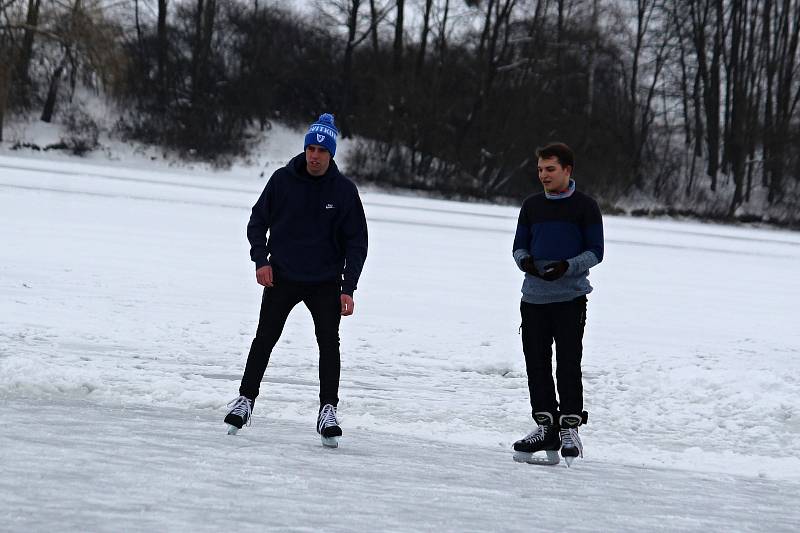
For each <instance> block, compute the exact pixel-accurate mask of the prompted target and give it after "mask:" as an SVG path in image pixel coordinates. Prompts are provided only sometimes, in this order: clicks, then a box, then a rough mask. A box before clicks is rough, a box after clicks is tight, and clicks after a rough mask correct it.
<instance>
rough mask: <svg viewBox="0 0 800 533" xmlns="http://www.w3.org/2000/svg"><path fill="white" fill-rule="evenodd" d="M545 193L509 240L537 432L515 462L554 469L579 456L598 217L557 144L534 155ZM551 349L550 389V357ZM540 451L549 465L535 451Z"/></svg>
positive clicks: (566, 152)
mask: <svg viewBox="0 0 800 533" xmlns="http://www.w3.org/2000/svg"><path fill="white" fill-rule="evenodd" d="M536 155H537V157H538V170H539V181H540V182H541V183H542V185H543V186H544V192H542V193H539V194H534V195H531V196H529V197H528V198H526V199H525V201H524V202H523V204H522V209H521V210H520V214H519V222H518V224H517V233H516V236H515V238H514V246H513V253H514V261H516V263H517V266H518V267H519V268H520V270H522V271H524V272H525V280H524V282H523V284H522V303H521V304H520V310H521V314H522V347H523V351H524V353H525V367H526V369H527V372H528V389H529V393H530V400H531V412H532V414H533V418H534V420H535V421H536V424H537V427H536V429H534V430H533V431H532V432H531V433H529V434H528V435H526V436H525V437H524V438H522V439H520V440H519V441H517V442H515V443H514V451H515V454H514V459H515V460H517V461H520V462H523V461H524V462H529V463H540V462H544V463H547V464H554V463H558V462H559V457H558V451H559V449H560V450H561V456H562V457H564V458H565V460H566V461H567V464H571V463H572V461H573V460H574V458H575V457H578V456H581V457H582V456H583V445H582V443H581V440H580V437H579V436H578V426H580V425H581V424H584V423H586V418H587V414H586V412H585V411H584V410H583V384H582V383H581V358H582V356H583V329H584V325H585V323H586V295H587V294H589V293H590V292H592V286H591V285H590V284H589V279H588V275H589V269H590V268H592V267H593V266H595V265H597V264H598V263H600V261H602V260H603V218H602V215H601V214H600V208H599V207H598V206H597V202H595V201H594V200H593V199H592V198H590V197H589V196H587V195H585V194H583V193H581V192H580V191H578V190H576V187H575V180H573V179H572V171H573V169H574V166H575V163H574V156H573V153H572V150H570V148H569V147H568V146H567V145H565V144H562V143H552V144H548V145H547V146H545V147H544V148H539V149H538V150H537V151H536ZM554 341H555V345H556V381H557V383H558V400H556V385H555V383H554V382H553V367H552V359H553V351H552V345H553V342H554ZM542 450H544V451H545V452H547V459H546V460H543V459H540V458H538V457H536V456H534V453H536V452H538V451H542Z"/></svg>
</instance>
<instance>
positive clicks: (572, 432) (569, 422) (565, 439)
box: [559, 415, 583, 466]
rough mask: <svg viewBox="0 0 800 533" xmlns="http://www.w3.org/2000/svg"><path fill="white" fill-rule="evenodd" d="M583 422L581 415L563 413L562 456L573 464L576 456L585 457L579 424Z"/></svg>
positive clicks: (568, 462) (569, 464)
mask: <svg viewBox="0 0 800 533" xmlns="http://www.w3.org/2000/svg"><path fill="white" fill-rule="evenodd" d="M582 422H583V417H582V416H581V415H561V418H560V419H559V424H560V426H561V456H562V457H563V458H564V461H566V462H567V466H571V465H572V462H573V461H574V460H575V458H576V457H583V443H582V442H581V438H580V437H579V436H578V426H580V425H581V423H582Z"/></svg>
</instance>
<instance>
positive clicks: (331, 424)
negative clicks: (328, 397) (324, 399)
mask: <svg viewBox="0 0 800 533" xmlns="http://www.w3.org/2000/svg"><path fill="white" fill-rule="evenodd" d="M317 433H319V435H320V437H321V438H322V445H323V446H327V447H328V448H338V447H339V437H341V436H342V428H340V427H339V421H338V420H336V407H334V406H333V405H331V404H329V403H326V404H325V405H323V406H322V407H321V408H320V410H319V416H318V417H317Z"/></svg>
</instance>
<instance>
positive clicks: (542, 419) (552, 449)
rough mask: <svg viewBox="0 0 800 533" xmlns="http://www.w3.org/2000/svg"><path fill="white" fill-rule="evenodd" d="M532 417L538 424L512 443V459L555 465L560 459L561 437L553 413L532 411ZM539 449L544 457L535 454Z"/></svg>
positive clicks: (520, 461)
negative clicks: (543, 453)
mask: <svg viewBox="0 0 800 533" xmlns="http://www.w3.org/2000/svg"><path fill="white" fill-rule="evenodd" d="M533 419H534V420H536V423H537V424H538V426H537V427H536V429H534V430H533V431H531V432H530V433H528V434H527V435H525V437H523V438H522V439H520V440H518V441H517V442H515V443H514V460H515V461H516V462H518V463H529V464H539V465H557V464H558V463H559V461H560V459H559V458H558V449H559V448H560V447H561V439H560V437H559V434H558V427H557V426H556V425H555V423H554V420H553V415H552V414H550V413H547V412H538V413H534V415H533ZM541 451H544V452H545V456H544V457H542V456H541V454H540V455H535V454H536V453H537V452H541Z"/></svg>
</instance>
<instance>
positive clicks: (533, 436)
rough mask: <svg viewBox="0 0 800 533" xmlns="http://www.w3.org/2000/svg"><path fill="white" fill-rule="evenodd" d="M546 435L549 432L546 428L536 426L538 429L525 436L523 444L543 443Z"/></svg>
mask: <svg viewBox="0 0 800 533" xmlns="http://www.w3.org/2000/svg"><path fill="white" fill-rule="evenodd" d="M545 433H547V430H545V427H544V426H536V429H534V430H533V431H531V432H530V433H528V434H527V435H525V436H524V437H523V438H522V440H523V442H539V441H543V440H544V438H545Z"/></svg>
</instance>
